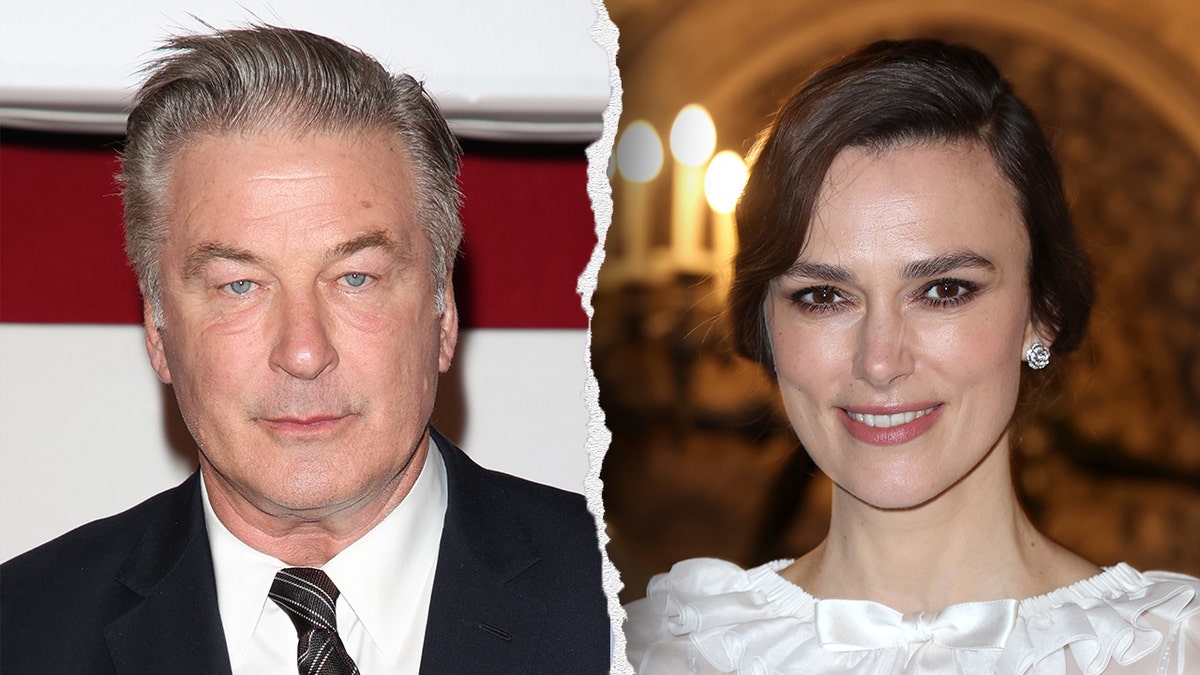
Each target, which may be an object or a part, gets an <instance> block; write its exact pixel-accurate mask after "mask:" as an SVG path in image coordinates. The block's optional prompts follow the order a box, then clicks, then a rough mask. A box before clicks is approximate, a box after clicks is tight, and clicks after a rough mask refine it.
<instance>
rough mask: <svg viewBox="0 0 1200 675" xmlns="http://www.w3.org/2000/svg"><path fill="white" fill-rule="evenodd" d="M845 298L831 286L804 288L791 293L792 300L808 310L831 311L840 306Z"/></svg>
mask: <svg viewBox="0 0 1200 675" xmlns="http://www.w3.org/2000/svg"><path fill="white" fill-rule="evenodd" d="M846 300H847V299H846V297H845V296H843V295H842V294H840V293H838V291H837V289H836V288H833V287H832V286H818V287H815V288H805V289H803V290H800V291H796V292H795V293H793V294H792V302H794V303H796V304H797V305H799V306H800V307H801V308H803V309H804V310H806V311H810V312H826V311H832V310H835V309H838V308H840V307H841V306H842V304H843V303H845V302H846Z"/></svg>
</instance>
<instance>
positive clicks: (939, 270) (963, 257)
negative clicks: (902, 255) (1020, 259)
mask: <svg viewBox="0 0 1200 675" xmlns="http://www.w3.org/2000/svg"><path fill="white" fill-rule="evenodd" d="M962 268H978V269H987V270H995V269H996V266H995V265H993V264H992V261H991V260H988V259H987V258H985V257H983V256H981V255H979V254H978V253H974V252H972V251H955V252H953V253H943V254H942V255H939V256H935V257H933V258H926V259H924V260H917V261H915V262H911V263H909V264H908V265H905V267H904V278H905V279H909V280H911V279H927V278H929V277H937V276H941V275H943V274H946V273H947V272H951V271H954V270H957V269H962Z"/></svg>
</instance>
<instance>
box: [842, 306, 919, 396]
mask: <svg viewBox="0 0 1200 675" xmlns="http://www.w3.org/2000/svg"><path fill="white" fill-rule="evenodd" d="M909 347H910V346H909V344H908V340H907V339H906V330H905V322H904V316H903V315H902V313H901V312H899V311H898V310H896V309H893V308H888V307H872V308H869V309H868V310H867V314H866V316H865V317H864V318H863V321H862V323H861V324H860V326H859V335H858V346H857V350H856V351H857V353H856V354H855V359H854V376H855V377H857V378H859V379H862V380H865V381H866V382H868V383H869V384H870V385H871V386H872V387H875V388H877V389H884V388H886V387H888V386H889V385H891V384H892V383H893V382H896V381H897V380H900V379H902V378H904V377H906V376H908V375H910V374H912V371H913V356H912V352H911V350H910V348H909Z"/></svg>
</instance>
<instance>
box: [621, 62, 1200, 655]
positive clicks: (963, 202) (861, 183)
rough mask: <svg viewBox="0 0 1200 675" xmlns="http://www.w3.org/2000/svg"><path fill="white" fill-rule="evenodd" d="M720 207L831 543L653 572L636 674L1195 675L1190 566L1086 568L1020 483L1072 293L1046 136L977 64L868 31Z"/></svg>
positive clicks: (752, 317)
mask: <svg viewBox="0 0 1200 675" xmlns="http://www.w3.org/2000/svg"><path fill="white" fill-rule="evenodd" d="M737 216H738V227H739V238H740V242H741V249H740V250H739V252H738V256H737V259H736V262H735V281H734V285H733V289H732V291H731V296H730V301H731V305H732V307H731V309H732V316H733V321H734V330H735V335H736V340H737V345H738V348H739V350H740V351H741V352H742V353H743V354H744V355H745V356H748V357H750V358H752V359H755V360H757V361H759V362H760V363H762V364H763V365H764V366H765V367H766V368H768V369H769V370H771V371H773V372H774V374H775V376H776V379H777V381H778V384H779V387H780V390H781V393H782V398H783V403H784V407H785V409H786V411H787V414H788V417H789V419H790V421H791V423H792V426H793V427H794V428H795V430H796V433H797V435H798V436H799V438H800V441H801V442H802V443H803V445H804V447H805V448H806V449H807V450H808V452H809V453H810V454H811V455H812V457H813V459H814V460H815V462H816V463H817V465H818V466H819V467H820V468H821V469H822V470H823V471H824V472H825V473H826V474H827V475H828V476H829V477H830V478H831V479H832V481H833V483H834V494H833V504H832V518H831V522H830V528H829V536H828V537H827V538H826V540H825V541H824V542H823V543H822V544H820V545H819V546H818V547H817V548H815V549H814V550H812V551H811V552H809V553H808V554H807V555H805V556H804V557H802V558H800V559H798V560H794V561H791V560H782V561H776V562H773V563H769V564H767V565H764V566H762V567H758V568H755V569H751V570H743V569H741V568H739V567H737V566H735V565H733V564H731V563H726V562H722V561H717V560H709V559H699V560H691V561H685V562H682V563H679V564H678V565H676V566H675V567H674V568H673V569H672V570H671V572H670V573H669V574H665V575H659V576H658V577H655V579H654V580H652V581H651V583H650V586H649V588H648V592H647V596H648V597H647V598H646V599H645V600H641V601H638V602H635V603H633V604H631V605H630V606H629V608H628V613H629V618H628V621H627V623H626V634H627V641H628V654H629V657H630V660H631V662H632V663H633V664H634V666H635V667H636V668H638V670H639V672H643V673H660V672H661V673H677V672H678V673H716V672H740V673H842V672H862V673H901V672H907V673H1026V672H1028V673H1080V672H1083V673H1099V672H1106V673H1183V672H1198V671H1200V580H1197V579H1194V578H1191V577H1186V576H1182V575H1175V574H1170V573H1163V572H1152V573H1141V572H1138V571H1136V570H1134V569H1133V568H1131V567H1129V566H1127V565H1118V566H1116V567H1111V568H1108V569H1101V568H1099V567H1097V566H1095V565H1093V564H1092V563H1090V562H1088V561H1086V560H1084V559H1082V558H1080V557H1079V556H1077V555H1075V554H1073V553H1071V552H1070V551H1067V550H1066V549H1063V548H1062V547H1060V546H1058V545H1057V544H1055V543H1054V542H1052V541H1050V540H1049V539H1047V538H1046V537H1045V536H1043V535H1042V534H1040V533H1039V532H1037V531H1036V530H1035V529H1034V528H1033V525H1032V524H1031V523H1030V521H1029V519H1028V517H1027V516H1026V515H1025V514H1024V512H1023V511H1022V509H1021V507H1020V505H1019V503H1018V500H1017V496H1016V494H1015V492H1014V489H1013V485H1012V475H1011V469H1010V462H1009V459H1010V452H1011V445H1012V417H1013V412H1014V410H1015V407H1016V403H1017V400H1018V397H1019V392H1020V389H1021V384H1022V372H1021V371H1022V368H1023V367H1027V368H1029V369H1030V372H1031V373H1032V372H1033V371H1038V370H1041V369H1042V368H1044V367H1045V366H1046V365H1047V363H1048V362H1049V361H1050V360H1051V359H1052V358H1054V357H1058V356H1062V355H1065V354H1067V353H1069V352H1070V351H1072V350H1073V349H1075V348H1076V347H1077V346H1078V344H1079V342H1080V340H1081V338H1082V336H1083V331H1084V327H1085V325H1086V323H1087V316H1088V312H1089V310H1090V307H1091V303H1092V284H1091V276H1090V268H1089V265H1088V262H1087V259H1086V257H1085V255H1084V253H1083V251H1082V250H1081V248H1080V246H1079V243H1078V241H1077V239H1076V236H1075V233H1074V231H1073V228H1072V225H1071V222H1070V218H1069V215H1068V213H1067V207H1066V202H1065V199H1064V196H1063V191H1062V184H1061V180H1060V178H1059V175H1058V170H1057V168H1056V167H1055V165H1054V162H1053V159H1052V158H1051V156H1050V152H1049V149H1048V147H1047V143H1046V141H1045V139H1044V137H1043V135H1042V133H1041V131H1040V129H1039V128H1038V125H1037V123H1036V121H1035V120H1034V118H1033V115H1032V113H1031V112H1030V111H1029V109H1028V108H1027V107H1026V106H1025V105H1024V104H1023V103H1021V102H1020V101H1019V100H1018V99H1017V98H1016V97H1015V96H1014V94H1013V93H1012V90H1011V87H1010V86H1009V84H1008V83H1007V82H1006V81H1005V80H1004V79H1003V78H1002V76H1001V75H1000V74H999V73H998V72H997V70H996V68H995V66H994V65H993V64H992V63H991V62H990V61H988V59H987V58H986V57H985V56H983V55H982V54H980V53H979V52H977V51H975V50H973V49H970V48H966V47H960V46H951V45H946V44H944V43H940V42H936V41H929V40H913V41H904V42H880V43H876V44H874V45H871V46H868V47H866V48H865V49H863V50H861V51H859V52H857V53H855V54H853V55H851V56H849V57H848V58H846V59H845V60H843V61H841V62H839V63H837V64H835V65H833V66H831V67H829V68H827V69H825V70H823V71H821V72H819V73H817V74H816V75H815V76H813V77H812V78H811V79H810V80H809V81H808V82H807V83H805V85H803V86H802V87H801V89H800V90H799V91H798V92H797V93H796V94H795V95H793V96H792V97H791V98H790V99H789V100H788V101H787V102H786V103H785V104H784V105H783V107H782V108H781V110H780V111H779V113H778V114H777V116H776V118H775V120H774V122H773V124H772V125H771V127H770V128H768V129H767V131H766V133H765V137H764V140H763V141H762V144H761V146H760V151H759V155H758V157H757V159H756V160H755V163H754V166H753V169H752V172H751V177H750V180H749V182H748V183H747V186H746V190H745V192H744V194H743V196H742V200H741V202H740V203H739V205H738V211H737ZM1022 362H1024V363H1025V366H1022Z"/></svg>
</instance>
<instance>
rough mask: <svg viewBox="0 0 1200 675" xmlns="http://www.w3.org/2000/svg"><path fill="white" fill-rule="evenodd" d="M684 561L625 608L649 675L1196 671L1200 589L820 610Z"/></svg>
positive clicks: (1121, 576) (633, 647)
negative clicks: (927, 607) (926, 608)
mask: <svg viewBox="0 0 1200 675" xmlns="http://www.w3.org/2000/svg"><path fill="white" fill-rule="evenodd" d="M791 562H792V561H791V560H777V561H775V562H772V563H768V564H766V565H763V566H761V567H756V568H754V569H750V570H744V569H742V568H740V567H738V566H737V565H734V564H733V563H729V562H725V561H722V560H714V559H710V558H698V559H695V560H687V561H684V562H681V563H679V564H677V565H675V566H674V567H673V568H672V569H671V571H670V572H669V573H667V574H660V575H658V576H656V577H654V579H653V580H651V582H650V585H649V587H648V588H647V597H646V598H645V599H643V600H638V601H637V602H633V603H630V604H629V605H628V606H627V608H626V609H627V611H628V619H627V620H626V623H625V636H626V643H627V650H626V653H627V655H628V656H629V659H630V662H631V663H632V664H633V666H634V668H635V670H636V671H637V672H638V673H640V674H642V675H657V674H659V673H670V674H674V673H705V674H707V673H740V674H741V675H751V674H753V675H774V674H776V673H778V674H787V675H793V674H795V675H800V674H806V675H807V674H826V673H868V674H871V675H894V674H897V673H939V674H940V673H964V674H966V673H969V674H971V675H978V674H987V673H1002V674H1004V675H1008V674H1010V673H1014V674H1024V673H1029V674H1034V673H1036V674H1039V675H1040V674H1043V673H1053V674H1054V675H1062V674H1064V673H1069V674H1072V675H1074V674H1077V673H1086V674H1088V675H1093V674H1095V673H1112V674H1118V675H1151V674H1153V675H1168V674H1170V675H1182V674H1184V673H1200V579H1196V578H1194V577H1189V576H1186V575H1182V574H1172V573H1170V572H1144V573H1143V572H1138V571H1137V570H1135V569H1133V568H1132V567H1130V566H1129V565H1126V564H1119V565H1116V566H1114V567H1109V568H1106V569H1105V570H1104V571H1103V572H1102V573H1100V574H1098V575H1096V576H1094V577H1091V578H1088V579H1084V580H1082V581H1079V582H1077V583H1074V584H1071V585H1070V586H1066V587H1063V588H1059V589H1057V590H1055V591H1052V592H1050V593H1047V594H1046V595H1039V596H1037V597H1033V598H1028V599H1025V600H994V601H990V602H968V603H962V604H958V605H951V606H950V607H947V608H945V609H943V610H942V611H940V612H934V613H922V614H913V615H903V614H901V613H900V612H897V611H896V610H893V609H891V608H890V607H887V606H885V605H882V604H879V603H876V602H868V601H863V600H818V599H816V598H813V597H812V596H811V595H809V594H808V593H807V592H805V591H804V589H802V588H800V587H799V586H797V585H795V584H793V583H791V582H790V581H787V580H786V579H784V578H783V577H781V576H780V575H779V572H780V571H781V570H783V568H785V567H787V566H788V565H789V564H791Z"/></svg>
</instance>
